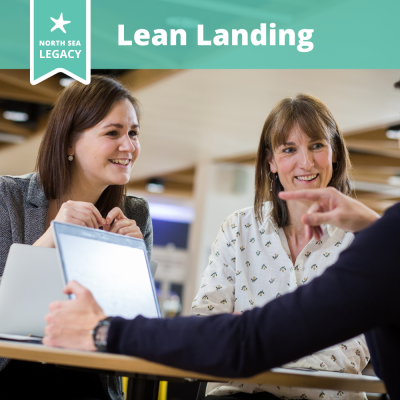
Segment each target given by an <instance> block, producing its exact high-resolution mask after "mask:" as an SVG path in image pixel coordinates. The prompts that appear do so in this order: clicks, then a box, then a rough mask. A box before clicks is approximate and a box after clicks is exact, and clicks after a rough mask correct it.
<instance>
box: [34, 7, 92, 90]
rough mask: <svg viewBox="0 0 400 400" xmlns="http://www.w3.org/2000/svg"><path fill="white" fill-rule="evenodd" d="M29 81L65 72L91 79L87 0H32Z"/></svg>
mask: <svg viewBox="0 0 400 400" xmlns="http://www.w3.org/2000/svg"><path fill="white" fill-rule="evenodd" d="M30 16H31V19H30V45H31V46H30V72H31V84H32V85H35V84H37V83H39V82H42V81H43V80H44V79H46V78H49V77H50V76H52V75H54V74H56V73H58V72H64V73H65V74H67V75H69V76H71V77H72V78H74V79H76V80H78V81H80V82H82V83H86V84H87V83H89V82H90V68H91V63H90V61H91V58H90V0H31V4H30Z"/></svg>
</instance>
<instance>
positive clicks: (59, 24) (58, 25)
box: [50, 13, 71, 33]
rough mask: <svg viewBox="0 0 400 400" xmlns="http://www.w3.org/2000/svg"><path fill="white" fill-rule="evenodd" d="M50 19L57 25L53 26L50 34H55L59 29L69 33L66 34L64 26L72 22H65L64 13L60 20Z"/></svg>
mask: <svg viewBox="0 0 400 400" xmlns="http://www.w3.org/2000/svg"><path fill="white" fill-rule="evenodd" d="M50 19H51V20H52V21H53V22H54V23H55V25H54V26H53V28H52V29H51V31H50V32H53V31H54V30H55V29H58V28H59V29H61V30H62V31H63V32H64V33H67V32H65V29H64V25H66V24H70V23H71V21H64V19H63V13H61V14H60V18H58V19H54V18H51V17H50Z"/></svg>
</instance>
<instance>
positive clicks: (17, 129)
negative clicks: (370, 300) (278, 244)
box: [0, 70, 400, 316]
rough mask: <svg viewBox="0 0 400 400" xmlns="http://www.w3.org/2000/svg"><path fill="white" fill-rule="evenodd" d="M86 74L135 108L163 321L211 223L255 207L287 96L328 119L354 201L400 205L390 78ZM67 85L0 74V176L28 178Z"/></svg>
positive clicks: (213, 227)
mask: <svg viewBox="0 0 400 400" xmlns="http://www.w3.org/2000/svg"><path fill="white" fill-rule="evenodd" d="M92 72H93V73H100V74H107V75H111V76H115V77H117V78H118V79H120V80H121V81H122V82H123V83H124V84H125V85H127V86H128V87H130V88H131V89H132V92H133V95H134V96H135V97H136V98H138V100H139V102H140V104H141V111H142V112H141V120H140V125H141V129H140V142H141V145H142V151H141V155H140V157H139V159H138V161H137V162H136V164H135V166H134V168H133V171H132V175H131V180H130V182H129V184H128V193H129V194H133V195H136V196H142V197H145V198H146V199H147V200H148V201H149V204H150V212H151V216H152V219H153V227H154V250H153V259H155V260H156V261H158V263H159V267H158V270H157V273H156V276H155V281H156V287H157V294H158V297H159V300H160V306H161V309H162V314H163V315H164V316H175V315H179V314H183V315H187V314H189V313H190V308H191V301H192V299H193V297H194V296H195V294H196V292H197V290H198V288H199V285H200V280H201V276H202V273H203V271H204V269H205V267H206V265H207V259H208V255H209V252H210V247H211V244H212V242H213V241H214V239H215V236H216V234H217V232H218V229H219V225H220V223H221V222H222V221H223V220H224V219H225V218H226V217H227V216H228V215H229V214H230V213H232V212H234V211H235V210H237V209H239V208H242V207H247V206H251V205H252V204H253V200H254V163H255V155H256V150H257V146H258V141H259V137H260V134H261V129H262V127H263V123H264V121H265V119H266V117H267V116H268V114H269V112H270V111H271V109H272V108H273V107H274V105H275V104H276V103H277V102H278V101H279V100H281V99H282V98H284V97H287V96H295V95H296V94H298V93H309V94H312V95H315V96H317V97H318V98H320V99H321V100H322V101H323V102H324V103H325V104H326V105H327V106H328V107H329V109H330V110H331V111H332V113H333V115H334V116H335V118H336V120H337V122H338V124H339V126H340V128H341V130H342V132H343V134H344V135H345V138H346V144H347V146H348V149H349V151H350V158H351V162H352V164H353V168H352V170H351V177H352V180H353V185H354V188H355V192H356V196H357V198H358V199H359V200H360V201H362V202H363V203H365V204H366V205H368V206H369V207H371V208H373V209H374V210H376V211H377V212H379V213H383V212H384V211H385V209H386V208H388V207H390V206H391V205H393V204H394V203H395V202H397V201H399V199H400V151H399V150H398V145H397V139H398V137H399V136H400V92H399V91H398V90H397V91H396V90H395V89H394V87H393V83H394V82H396V81H398V80H399V79H400V71H399V70H93V71H92ZM70 82H71V79H70V78H69V77H67V76H64V75H62V74H58V75H56V76H53V77H52V78H50V79H47V80H45V81H44V82H42V83H40V84H38V85H36V86H32V85H31V84H30V82H29V71H28V70H0V175H23V174H25V173H28V172H32V171H33V170H34V166H35V161H36V156H37V151H38V148H39V144H40V140H41V137H42V134H43V131H44V128H45V126H46V121H47V117H48V113H49V111H50V110H51V106H52V104H53V103H54V101H55V99H56V98H57V96H58V94H59V93H60V91H61V90H62V89H63V87H65V86H67V85H68V84H69V83H70ZM49 168H51V165H49Z"/></svg>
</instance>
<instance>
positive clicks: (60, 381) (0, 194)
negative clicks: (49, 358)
mask: <svg viewBox="0 0 400 400" xmlns="http://www.w3.org/2000/svg"><path fill="white" fill-rule="evenodd" d="M138 117H139V107H138V102H137V100H136V99H135V98H133V97H132V95H131V93H130V91H129V90H128V89H127V88H125V87H124V86H122V85H121V84H120V83H119V82H118V81H116V80H114V79H112V78H109V77H104V76H92V79H91V83H90V84H89V85H83V84H81V83H78V82H74V83H72V84H71V85H69V86H68V87H67V88H66V89H65V90H64V91H63V92H62V93H61V95H60V97H59V98H58V100H57V101H56V103H55V105H54V107H53V109H52V111H51V113H50V116H49V121H48V124H47V128H46V131H45V134H44V137H43V140H42V143H41V146H40V150H39V155H38V159H37V167H36V171H37V172H35V173H31V174H27V175H24V176H18V177H13V176H3V177H0V224H1V225H0V231H1V240H0V275H2V273H3V270H4V266H5V262H6V258H7V254H8V250H9V248H10V246H11V245H12V244H13V243H25V244H33V245H35V246H42V247H54V240H53V236H52V232H51V229H50V222H51V221H52V220H56V221H61V222H68V223H72V224H76V225H81V226H85V227H89V228H94V229H98V228H102V229H104V230H107V231H110V232H113V233H117V234H121V235H127V236H132V237H136V238H140V239H142V238H143V239H144V241H145V243H146V247H147V253H148V257H149V259H151V250H152V244H153V237H152V224H151V219H150V215H149V210H148V204H147V201H146V200H145V199H143V198H138V197H133V196H127V195H126V184H127V182H128V181H129V178H130V173H131V170H132V167H133V164H134V163H135V161H136V159H137V157H138V156H139V153H140V143H139V122H138ZM11 312H12V311H11ZM0 369H1V372H0V396H1V398H2V399H8V398H15V393H16V392H18V395H19V396H20V397H21V398H23V397H26V398H28V397H29V398H32V397H35V398H36V397H38V398H42V399H47V398H48V399H50V398H51V399H54V398H57V399H64V398H65V399H89V398H90V399H92V400H94V399H112V400H117V399H123V392H122V388H121V382H120V378H117V377H115V376H109V375H105V374H101V375H100V376H99V375H98V374H92V373H88V372H80V371H74V370H68V369H62V368H58V367H55V366H52V365H43V364H38V363H29V362H23V361H16V360H12V361H10V360H7V359H0ZM21 376H22V377H23V382H24V385H23V386H22V387H21V385H20V382H21Z"/></svg>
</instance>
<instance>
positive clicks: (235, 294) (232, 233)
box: [192, 203, 370, 400]
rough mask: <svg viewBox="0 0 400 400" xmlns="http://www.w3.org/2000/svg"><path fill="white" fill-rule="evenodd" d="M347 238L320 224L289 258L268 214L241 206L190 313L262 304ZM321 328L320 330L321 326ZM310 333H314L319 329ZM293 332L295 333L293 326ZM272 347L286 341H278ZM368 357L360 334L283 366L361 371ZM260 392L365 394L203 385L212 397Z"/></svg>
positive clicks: (325, 262) (320, 266)
mask: <svg viewBox="0 0 400 400" xmlns="http://www.w3.org/2000/svg"><path fill="white" fill-rule="evenodd" d="M268 207H269V204H268V203H265V205H264V210H265V214H264V215H268ZM352 239H353V235H352V234H351V233H349V232H345V231H343V230H341V229H338V228H336V227H333V226H330V225H326V226H323V236H322V238H321V240H319V241H316V240H314V239H312V240H311V241H310V242H309V243H308V244H307V245H306V246H305V248H304V249H303V250H302V251H301V252H300V254H299V255H298V257H297V259H296V260H295V262H292V260H291V258H290V251H289V246H288V243H287V240H286V236H285V234H284V231H283V229H282V228H277V226H276V224H275V223H274V221H273V219H272V217H270V216H268V217H266V218H265V222H264V223H263V224H261V223H260V221H259V220H258V218H257V217H256V216H255V213H254V208H253V207H248V208H244V209H241V210H239V211H237V212H235V213H233V214H231V215H230V216H229V217H228V218H227V219H226V220H225V221H224V222H223V223H222V225H221V229H220V231H219V232H218V235H217V239H216V240H215V242H214V243H213V245H212V249H211V255H210V258H209V264H208V266H207V268H206V269H205V271H204V275H203V279H202V282H201V287H200V289H199V291H198V293H197V296H196V298H195V299H194V300H193V303H192V314H194V315H213V314H216V313H232V312H234V311H239V312H243V311H245V310H248V309H251V308H253V307H257V306H258V307H260V306H263V305H264V304H266V303H267V302H269V301H271V300H273V299H274V298H276V297H278V296H281V295H283V294H285V293H288V292H290V291H292V290H295V289H296V288H297V287H299V286H301V285H303V284H306V283H307V282H310V281H311V280H312V279H313V278H315V277H317V276H319V275H321V274H322V273H323V272H324V270H325V269H326V268H328V267H329V266H330V265H331V264H333V263H334V262H335V261H336V260H337V257H338V255H339V253H340V252H341V251H342V250H344V249H345V248H346V247H347V246H348V245H349V244H350V243H351V241H352ZM315 301H318V299H315ZM343 312H345V310H343ZM271 323H273V321H271ZM338 323H339V324H340V321H338ZM321 329H322V330H323V329H324V328H323V326H321ZM315 334H316V335H318V332H315ZM293 335H296V327H295V326H294V327H293ZM310 340H312V338H310ZM277 346H285V344H284V343H277ZM369 357H370V355H369V352H368V348H367V345H366V342H365V339H364V337H363V336H360V337H357V338H354V339H351V340H348V341H346V342H344V343H340V344H338V345H336V346H332V347H330V348H328V349H325V350H323V351H320V352H318V353H314V354H311V355H309V356H307V357H304V358H302V359H300V360H296V361H294V362H292V363H290V364H287V365H285V367H289V368H312V369H318V370H327V371H338V372H347V373H360V371H362V370H363V369H364V367H365V366H366V364H367V363H368V361H369ZM260 391H266V392H270V393H272V394H273V395H275V396H277V397H279V398H282V399H300V398H301V399H320V398H324V399H338V398H340V399H352V400H355V399H357V400H359V399H363V398H365V393H350V392H343V391H329V390H320V389H303V388H294V387H282V386H281V387H278V386H272V385H254V384H246V383H242V382H240V381H232V382H229V384H227V383H224V384H223V383H209V384H208V386H207V395H214V396H224V395H229V394H234V393H237V392H245V393H256V392H260Z"/></svg>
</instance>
